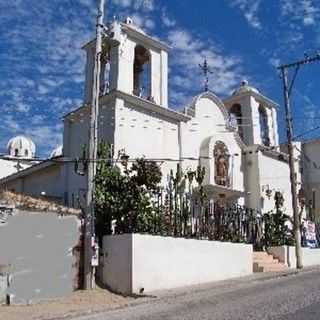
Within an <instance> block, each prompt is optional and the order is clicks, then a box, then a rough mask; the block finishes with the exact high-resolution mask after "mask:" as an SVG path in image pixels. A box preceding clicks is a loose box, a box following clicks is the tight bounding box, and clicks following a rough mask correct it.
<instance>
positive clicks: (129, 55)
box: [0, 19, 301, 213]
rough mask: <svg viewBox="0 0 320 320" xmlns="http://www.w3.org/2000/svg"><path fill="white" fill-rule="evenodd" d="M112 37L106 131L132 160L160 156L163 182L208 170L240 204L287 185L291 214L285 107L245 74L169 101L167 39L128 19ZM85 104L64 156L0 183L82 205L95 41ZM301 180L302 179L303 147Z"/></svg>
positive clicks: (214, 189) (213, 195) (213, 182)
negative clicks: (222, 90)
mask: <svg viewBox="0 0 320 320" xmlns="http://www.w3.org/2000/svg"><path fill="white" fill-rule="evenodd" d="M113 31H114V32H113V37H112V38H106V39H104V45H103V55H102V70H103V72H102V75H101V83H102V86H101V97H100V111H99V126H98V130H99V139H104V140H105V141H108V142H109V143H111V144H112V145H113V148H114V154H115V156H116V155H117V154H118V152H119V151H120V150H125V152H126V154H128V155H129V156H130V158H131V159H134V158H137V157H142V156H144V157H146V158H147V159H154V160H155V161H159V163H161V169H162V173H163V184H164V185H165V184H166V183H167V176H168V174H169V172H170V170H171V169H173V170H176V165H177V163H180V165H181V168H182V170H183V171H186V170H189V169H195V168H196V167H197V166H198V165H199V164H200V165H201V166H204V167H205V169H206V174H205V181H204V186H205V190H206V192H207V194H208V197H209V198H210V199H212V201H217V200H219V201H224V202H225V203H227V204H228V203H239V204H242V205H245V206H246V207H249V208H256V209H261V210H262V211H264V212H267V211H269V210H272V209H273V207H274V199H273V196H274V192H275V191H281V192H283V195H284V199H285V204H284V205H285V207H286V208H287V212H288V213H291V211H292V210H291V208H292V205H291V192H290V179H289V165H288V159H287V155H286V154H285V153H283V152H281V151H280V147H279V137H278V124H277V109H278V105H277V104H276V103H275V102H274V101H272V100H271V99H270V98H268V97H266V96H264V95H263V94H262V93H261V92H259V91H258V90H257V89H255V88H254V87H252V86H250V85H249V84H248V82H246V81H243V82H242V83H241V84H239V87H238V88H235V90H234V92H233V93H232V95H231V96H230V97H228V98H227V99H225V100H221V99H220V98H219V97H217V96H216V95H215V94H214V93H213V92H210V91H205V92H203V93H201V94H199V95H198V96H196V97H194V99H193V100H192V101H190V105H188V106H186V107H185V108H184V110H181V111H176V110H173V109H172V108H170V106H169V105H168V52H169V47H168V46H167V45H166V44H164V43H162V42H160V41H159V40H157V39H155V38H152V37H151V36H149V35H147V34H145V33H144V32H143V31H142V30H140V29H139V28H137V27H136V26H134V24H133V23H132V21H131V20H130V19H127V20H126V22H123V23H119V22H117V21H115V22H113ZM83 49H84V50H85V51H86V57H87V62H86V74H85V78H86V80H85V94H84V103H83V105H82V106H80V107H79V108H78V109H76V110H74V111H72V112H70V113H68V114H66V115H65V116H64V132H63V155H59V154H58V156H55V157H54V158H53V159H56V160H55V161H52V159H51V160H50V159H49V160H48V161H45V162H41V163H39V164H37V165H36V166H32V167H30V168H27V169H26V170H22V171H19V172H17V173H14V174H13V175H10V176H7V177H5V178H3V179H1V180H0V187H1V188H6V189H9V190H14V191H16V192H22V193H27V194H31V195H35V196H38V195H40V193H41V192H44V193H45V194H46V195H48V196H50V197H54V198H59V199H60V200H61V201H62V202H64V203H65V204H67V205H69V206H77V200H76V199H78V198H80V200H81V199H83V197H84V195H85V193H86V177H85V176H79V175H77V174H76V173H75V171H74V164H73V163H68V162H63V161H61V160H63V159H75V158H79V157H81V155H82V149H83V146H84V145H88V130H89V117H90V109H89V106H88V104H89V103H90V101H91V91H92V88H91V85H92V77H93V69H94V54H95V40H92V41H91V42H89V43H88V44H86V45H85V46H84V47H83ZM296 166H297V168H296V172H297V181H298V184H300V183H301V175H300V161H299V153H298V152H297V153H296Z"/></svg>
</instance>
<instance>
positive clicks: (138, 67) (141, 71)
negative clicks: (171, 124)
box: [133, 45, 152, 100]
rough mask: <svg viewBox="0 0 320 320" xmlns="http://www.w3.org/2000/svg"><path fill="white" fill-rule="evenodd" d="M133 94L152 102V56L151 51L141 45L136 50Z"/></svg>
mask: <svg viewBox="0 0 320 320" xmlns="http://www.w3.org/2000/svg"><path fill="white" fill-rule="evenodd" d="M133 94H134V95H136V96H138V97H143V98H146V99H148V100H152V97H151V56H150V53H149V51H148V50H147V49H146V48H145V47H143V46H141V45H137V46H136V47H135V49H134V64H133Z"/></svg>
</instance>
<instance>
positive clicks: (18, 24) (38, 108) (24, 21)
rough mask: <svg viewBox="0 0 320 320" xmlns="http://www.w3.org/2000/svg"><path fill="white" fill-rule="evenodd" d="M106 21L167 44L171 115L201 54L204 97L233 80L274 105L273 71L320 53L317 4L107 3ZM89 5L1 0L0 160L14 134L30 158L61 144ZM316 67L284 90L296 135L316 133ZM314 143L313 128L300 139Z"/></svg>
mask: <svg viewBox="0 0 320 320" xmlns="http://www.w3.org/2000/svg"><path fill="white" fill-rule="evenodd" d="M107 10H108V18H109V19H111V17H113V16H117V17H119V18H121V19H123V18H124V17H126V16H131V17H132V18H133V20H134V22H135V23H136V24H137V25H139V26H140V27H142V28H143V29H144V30H145V31H146V32H148V33H150V34H151V35H153V36H155V37H158V38H159V39H161V40H163V41H165V42H167V43H168V44H169V45H171V47H172V50H171V52H170V56H169V66H170V75H169V92H170V105H171V107H172V108H181V107H183V106H184V105H185V104H188V103H190V101H191V98H192V96H193V95H195V94H198V93H200V92H201V91H202V88H203V79H202V77H201V72H200V70H199V68H198V64H199V63H201V62H203V59H204V57H205V56H206V57H207V59H208V61H209V64H210V66H211V69H212V70H213V74H212V75H211V78H210V89H211V90H212V91H214V92H215V93H216V94H217V95H218V96H219V97H221V98H224V97H226V96H228V95H230V93H231V92H232V90H233V89H235V88H236V87H237V86H238V85H239V83H240V81H241V79H247V80H248V81H249V83H250V84H251V85H253V86H255V87H257V88H258V89H259V90H260V91H261V92H262V93H263V94H265V95H267V96H268V97H270V98H272V99H273V100H275V101H277V102H278V103H279V104H280V110H279V115H278V118H279V128H280V137H281V141H285V131H284V130H283V128H284V115H283V107H282V106H283V99H282V87H281V80H280V79H279V75H278V73H277V71H276V68H275V66H277V65H278V64H279V63H281V62H282V63H285V62H290V61H294V60H296V59H297V58H301V57H303V55H304V53H305V52H306V53H308V54H310V55H312V54H313V53H315V52H316V51H317V50H318V49H320V23H319V21H320V1H319V0H294V1H293V0H198V1H194V0H108V1H107ZM95 14H96V0H50V1H48V0H28V1H26V0H1V1H0V61H1V62H0V111H1V121H0V152H1V151H4V148H5V145H6V142H7V141H8V139H9V138H10V137H12V136H14V135H17V134H25V135H28V136H31V137H32V138H33V139H34V141H35V142H36V144H37V148H38V149H37V154H38V156H41V157H43V156H47V155H48V154H49V153H50V151H51V150H52V149H53V148H54V147H56V146H57V145H59V144H60V143H61V140H62V131H63V127H62V121H61V118H62V116H63V114H65V113H67V112H68V111H70V110H71V109H73V108H75V107H76V106H78V105H79V104H81V101H82V97H83V84H84V58H85V56H84V53H83V52H82V50H81V49H80V47H81V46H82V45H83V44H84V43H86V42H87V41H88V40H90V39H91V38H93V36H94V32H95V30H94V28H95ZM319 73H320V63H319V64H314V65H312V66H311V65H309V66H307V67H305V68H304V69H303V70H302V71H301V72H300V73H299V76H298V80H297V82H296V85H295V90H294V92H293V97H292V99H293V101H292V104H293V113H294V125H295V134H299V133H301V132H304V131H306V130H307V129H308V128H313V127H315V126H317V125H320V112H319V108H318V106H319V105H320V90H319V80H318V79H319ZM317 135H319V136H320V130H319V131H317V132H314V133H313V135H309V136H304V138H306V139H308V138H311V137H315V136H317Z"/></svg>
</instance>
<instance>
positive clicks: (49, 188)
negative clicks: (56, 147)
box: [1, 164, 63, 200]
mask: <svg viewBox="0 0 320 320" xmlns="http://www.w3.org/2000/svg"><path fill="white" fill-rule="evenodd" d="M61 169H62V165H58V164H52V165H50V166H47V167H45V168H42V169H39V170H36V171H34V172H31V173H30V174H26V175H23V176H21V177H17V178H15V179H12V180H11V181H8V182H6V183H5V184H3V185H2V186H1V187H2V188H5V189H7V190H13V191H15V192H18V193H24V194H27V195H31V196H36V197H39V196H40V195H41V193H42V192H45V194H46V196H48V197H54V198H59V199H61V200H62V198H63V187H62V186H63V183H62V181H63V179H62V176H61V173H62V172H61Z"/></svg>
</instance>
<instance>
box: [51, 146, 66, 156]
mask: <svg viewBox="0 0 320 320" xmlns="http://www.w3.org/2000/svg"><path fill="white" fill-rule="evenodd" d="M62 154H63V149H62V146H59V147H57V148H55V149H54V150H53V151H52V152H51V153H50V158H55V157H60V156H62Z"/></svg>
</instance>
